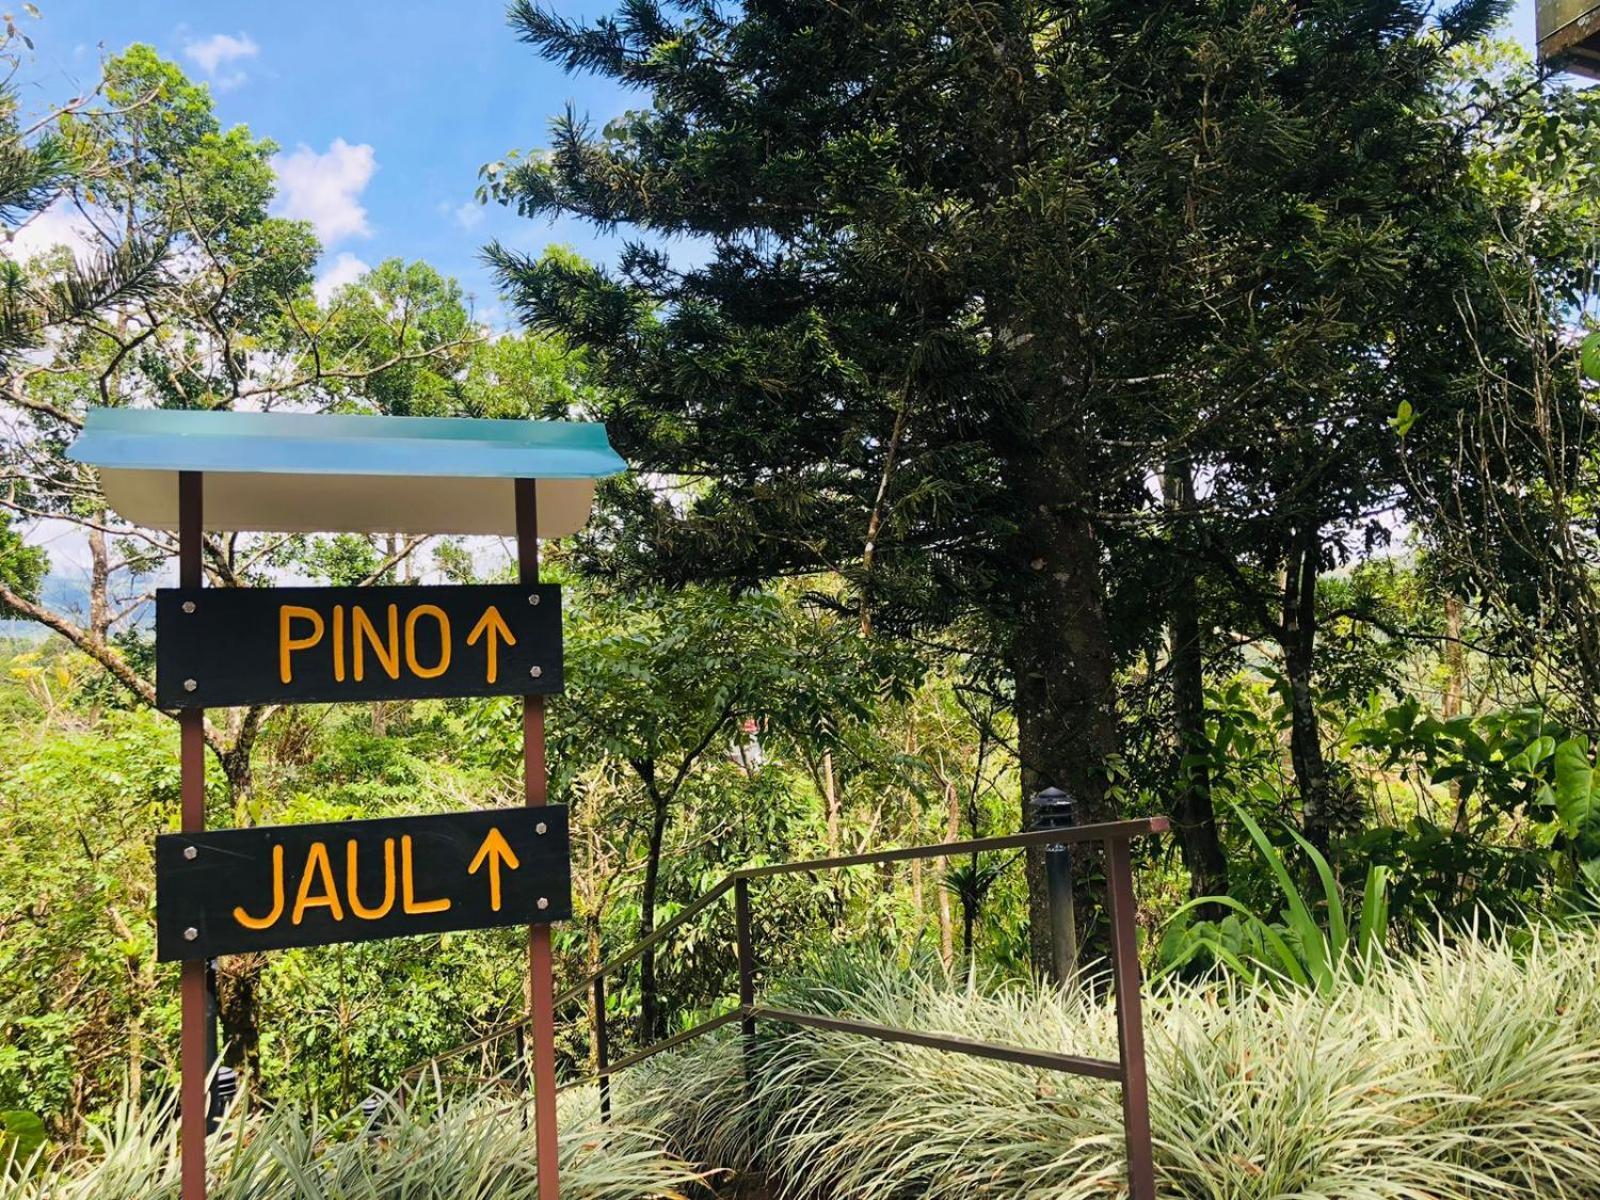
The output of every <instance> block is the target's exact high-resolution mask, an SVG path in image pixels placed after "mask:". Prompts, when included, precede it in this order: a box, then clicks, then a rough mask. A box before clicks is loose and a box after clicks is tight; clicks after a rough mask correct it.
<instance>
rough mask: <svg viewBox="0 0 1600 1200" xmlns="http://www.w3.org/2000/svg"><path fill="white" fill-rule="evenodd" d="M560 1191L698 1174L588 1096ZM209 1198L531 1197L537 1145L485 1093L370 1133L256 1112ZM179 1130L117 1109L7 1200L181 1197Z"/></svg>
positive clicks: (686, 1180)
mask: <svg viewBox="0 0 1600 1200" xmlns="http://www.w3.org/2000/svg"><path fill="white" fill-rule="evenodd" d="M561 1118H562V1132H561V1191H562V1195H563V1196H567V1197H571V1198H572V1200H647V1198H650V1200H665V1198H675V1197H682V1196H683V1195H684V1194H685V1189H686V1188H688V1187H689V1185H690V1184H692V1183H693V1182H695V1180H696V1179H698V1178H700V1176H699V1175H698V1174H697V1173H696V1172H694V1171H693V1170H691V1169H690V1168H689V1167H688V1166H687V1165H685V1164H684V1163H683V1162H682V1161H681V1160H679V1159H677V1158H675V1157H673V1156H672V1155H671V1154H669V1153H667V1152H666V1151H665V1150H664V1149H663V1147H662V1142H661V1138H660V1136H659V1135H657V1134H654V1133H652V1132H650V1131H649V1130H646V1129H643V1128H641V1127H638V1126H636V1125H632V1124H629V1123H627V1122H625V1121H617V1122H612V1123H610V1124H607V1125H601V1124H600V1122H599V1112H598V1106H597V1102H596V1098H595V1097H594V1095H593V1094H592V1093H591V1092H589V1091H584V1092H579V1093H575V1094H572V1095H570V1096H566V1097H563V1103H562V1105H561ZM210 1167H211V1180H212V1183H211V1188H210V1192H209V1195H210V1196H211V1200H402V1198H403V1200H531V1198H532V1197H534V1196H536V1195H537V1194H538V1179H537V1155H536V1153H535V1149H534V1138H533V1134H532V1133H531V1131H530V1130H528V1129H527V1128H525V1127H524V1123H523V1121H522V1120H521V1116H520V1113H519V1109H518V1106H517V1105H516V1104H514V1103H508V1102H507V1101H506V1099H505V1098H504V1096H503V1095H500V1094H497V1093H493V1092H481V1093H477V1094H471V1095H466V1096H460V1097H454V1098H447V1097H444V1096H440V1097H439V1098H437V1099H436V1100H433V1101H431V1102H429V1103H426V1104H421V1105H419V1104H416V1103H413V1104H412V1105H410V1106H408V1107H402V1106H400V1105H399V1104H397V1103H394V1102H393V1101H390V1102H389V1103H388V1104H387V1105H386V1106H385V1107H384V1108H383V1109H382V1110H381V1111H380V1112H379V1114H378V1116H377V1118H376V1119H375V1120H374V1121H373V1123H372V1124H371V1125H370V1126H368V1125H367V1124H366V1122H365V1121H364V1120H363V1118H362V1117H361V1116H360V1115H359V1114H358V1113H357V1114H346V1115H344V1116H341V1117H331V1118H330V1117H325V1116H322V1115H320V1114H318V1113H316V1112H314V1111H311V1112H308V1111H306V1110H305V1109H304V1108H302V1107H300V1106H298V1105H295V1104H285V1105H282V1106H280V1107H278V1108H277V1109H275V1110H273V1111H272V1112H270V1113H266V1114H260V1115H247V1114H246V1113H245V1111H244V1106H243V1105H235V1107H234V1110H233V1112H232V1114H230V1116H229V1118H228V1119H227V1120H226V1121H224V1122H223V1123H222V1126H221V1128H220V1129H219V1130H218V1132H217V1133H216V1134H214V1135H213V1136H212V1139H211V1146H210ZM178 1168H179V1160H178V1147H177V1122H176V1120H174V1117H173V1112H172V1109H171V1106H170V1104H158V1105H145V1106H141V1105H138V1104H136V1103H133V1102H124V1103H123V1104H121V1105H119V1106H118V1107H117V1108H116V1109H115V1110H114V1111H113V1112H112V1113H111V1114H110V1116H109V1119H108V1120H107V1121H105V1122H104V1123H103V1124H100V1125H98V1126H97V1127H96V1128H95V1129H94V1131H93V1135H92V1139H91V1146H90V1151H89V1153H87V1154H74V1155H72V1156H70V1157H69V1156H65V1155H58V1156H57V1157H56V1158H54V1159H45V1158H44V1157H43V1156H42V1155H40V1156H36V1157H35V1158H34V1160H32V1161H30V1162H23V1163H13V1164H12V1165H11V1168H10V1170H9V1171H8V1172H6V1173H5V1174H4V1175H3V1176H0V1195H3V1196H5V1197H6V1198H7V1200H177V1197H178V1195H179V1173H178Z"/></svg>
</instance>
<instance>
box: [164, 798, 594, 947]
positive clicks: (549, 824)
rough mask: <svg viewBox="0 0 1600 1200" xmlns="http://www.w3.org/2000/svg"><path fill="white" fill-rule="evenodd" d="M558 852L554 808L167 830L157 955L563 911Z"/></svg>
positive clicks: (525, 919) (437, 928) (567, 898)
mask: <svg viewBox="0 0 1600 1200" xmlns="http://www.w3.org/2000/svg"><path fill="white" fill-rule="evenodd" d="M567 854H568V839H567V810H566V809H565V808H563V807H561V806H559V805H549V806H546V807H544V808H538V809H532V808H500V809H486V810H481V811H478V812H466V813H447V814H444V815H441V816H427V817H385V818H381V819H379V820H373V821H335V822H330V823H326V824H320V825H277V826H266V825H264V826H259V827H257V828H255V829H226V830H218V831H216V832H212V833H170V834H163V835H161V836H160V837H158V838H157V839H156V957H157V958H158V959H160V960H161V961H162V962H172V961H176V960H182V959H197V958H211V957H213V956H215V955H218V954H243V953H247V952H249V951H252V950H281V949H285V948H287V947H290V946H321V945H327V944H329V943H332V942H365V941H372V940H374V939H377V938H388V937H402V936H405V935H407V934H419V933H443V932H446V931H448V930H455V929H487V928H493V927H496V926H502V925H527V924H546V923H548V922H552V921H558V920H564V919H566V918H567V917H570V916H571V915H572V889H571V877H570V872H569V867H568V861H567Z"/></svg>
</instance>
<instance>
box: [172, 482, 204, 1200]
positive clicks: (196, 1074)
mask: <svg viewBox="0 0 1600 1200" xmlns="http://www.w3.org/2000/svg"><path fill="white" fill-rule="evenodd" d="M203 488H204V481H203V477H202V476H201V474H200V472H198V471H182V472H180V473H179V475H178V582H179V585H180V586H182V587H186V588H198V587H200V586H201V585H202V583H203V572H202V571H201V566H200V555H201V552H202V547H201V537H202V536H203V535H202V532H201V530H202V524H201V514H202V503H203ZM205 720H206V716H205V710H204V709H199V708H194V709H188V710H185V711H184V712H183V713H181V714H180V715H179V717H178V729H179V755H180V757H179V770H180V778H181V781H182V782H181V792H182V798H183V831H184V832H185V833H198V832H200V831H201V830H203V829H204V828H205V827H206V734H205ZM181 989H182V990H181V1006H182V1015H181V1018H180V1027H179V1040H178V1075H179V1105H180V1116H179V1121H180V1126H179V1148H180V1151H181V1154H182V1165H181V1171H180V1173H181V1180H182V1195H183V1200H205V1198H206V1115H207V1109H208V1108H209V1107H210V1106H209V1105H208V1103H207V1096H206V1074H207V1071H208V1070H209V1068H210V1065H211V1064H210V1063H209V1062H207V1061H206V1060H207V1057H208V1054H207V1042H208V1040H209V1039H208V1038H207V1036H206V1033H207V1031H206V1025H207V1020H206V962H205V959H203V958H191V959H186V960H185V961H184V963H183V972H182V983H181Z"/></svg>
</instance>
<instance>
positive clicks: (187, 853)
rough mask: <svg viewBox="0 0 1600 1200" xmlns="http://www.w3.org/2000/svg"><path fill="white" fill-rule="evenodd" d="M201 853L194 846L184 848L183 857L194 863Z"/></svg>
mask: <svg viewBox="0 0 1600 1200" xmlns="http://www.w3.org/2000/svg"><path fill="white" fill-rule="evenodd" d="M199 853H200V851H198V850H196V849H195V848H194V847H193V846H185V847H184V848H183V856H184V857H185V858H187V859H188V860H189V861H190V862H193V861H194V860H195V858H196V857H197V856H198V855H199Z"/></svg>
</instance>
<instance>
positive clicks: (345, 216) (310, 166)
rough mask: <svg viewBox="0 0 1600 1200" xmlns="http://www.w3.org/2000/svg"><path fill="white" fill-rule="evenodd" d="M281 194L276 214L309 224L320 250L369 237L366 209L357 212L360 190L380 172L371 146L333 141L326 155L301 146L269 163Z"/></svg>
mask: <svg viewBox="0 0 1600 1200" xmlns="http://www.w3.org/2000/svg"><path fill="white" fill-rule="evenodd" d="M272 169H273V170H274V171H276V172H277V173H278V183H279V184H280V185H281V191H280V192H279V195H278V201H277V204H276V205H275V206H274V211H276V212H278V213H279V214H280V215H282V216H285V217H289V218H292V219H294V220H302V221H310V222H311V224H312V226H313V227H314V228H315V229H316V231H317V236H318V237H319V238H321V239H322V243H323V245H325V246H327V245H332V244H333V243H334V242H337V241H340V240H341V239H343V238H347V237H369V236H371V234H372V230H371V228H370V227H369V226H368V225H367V210H366V209H365V208H363V207H361V201H360V196H361V192H362V190H363V189H364V188H365V187H366V186H367V184H368V183H369V182H370V181H371V179H372V175H373V172H374V171H376V170H377V169H378V160H377V158H376V157H375V156H374V155H373V152H372V147H371V146H368V145H366V144H364V143H363V144H362V145H359V146H352V145H351V144H350V143H349V142H347V141H345V140H344V139H343V138H334V139H333V144H332V145H330V146H329V147H328V149H327V152H326V153H324V154H318V153H317V152H316V151H315V150H313V149H312V148H311V147H310V146H307V145H304V144H302V145H300V146H298V147H297V148H296V149H295V151H294V153H292V154H279V155H276V156H275V157H274V158H273V160H272Z"/></svg>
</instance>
